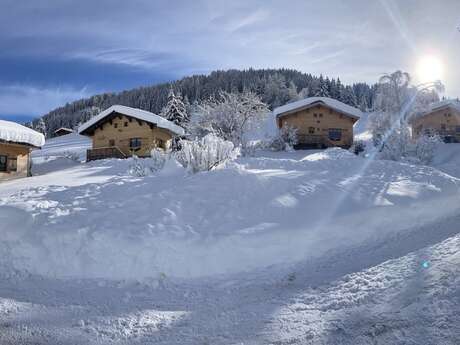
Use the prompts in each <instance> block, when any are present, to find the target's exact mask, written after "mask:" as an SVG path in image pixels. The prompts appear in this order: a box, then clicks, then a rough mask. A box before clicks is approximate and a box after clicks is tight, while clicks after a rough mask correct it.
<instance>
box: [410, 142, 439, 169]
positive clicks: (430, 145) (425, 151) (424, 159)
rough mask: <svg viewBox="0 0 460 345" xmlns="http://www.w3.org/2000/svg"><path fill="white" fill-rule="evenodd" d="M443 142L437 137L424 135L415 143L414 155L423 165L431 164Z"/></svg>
mask: <svg viewBox="0 0 460 345" xmlns="http://www.w3.org/2000/svg"><path fill="white" fill-rule="evenodd" d="M441 143H442V140H441V138H440V137H439V136H437V135H432V136H428V135H422V136H421V137H420V138H418V139H417V141H416V142H415V148H414V155H415V157H416V158H417V159H418V160H419V161H420V162H421V163H423V164H430V163H431V162H432V161H433V158H434V154H435V152H436V148H437V147H438V145H440V144H441Z"/></svg>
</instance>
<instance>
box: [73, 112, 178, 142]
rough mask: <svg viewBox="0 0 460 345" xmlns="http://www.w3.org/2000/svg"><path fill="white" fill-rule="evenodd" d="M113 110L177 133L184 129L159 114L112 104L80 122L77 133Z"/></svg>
mask: <svg viewBox="0 0 460 345" xmlns="http://www.w3.org/2000/svg"><path fill="white" fill-rule="evenodd" d="M113 112H117V113H120V114H124V115H128V116H131V117H134V118H136V119H139V120H143V121H146V122H149V123H153V124H156V125H157V126H158V127H160V128H164V129H167V130H169V131H171V132H172V133H174V134H177V135H183V134H184V129H183V128H182V127H180V126H177V125H176V124H174V123H172V122H171V121H168V120H166V119H165V118H163V117H161V116H159V115H156V114H154V113H151V112H149V111H146V110H142V109H137V108H131V107H127V106H125V105H113V106H111V107H110V108H107V109H106V110H104V111H103V112H101V113H100V114H98V115H96V116H94V117H93V118H91V119H90V120H88V121H87V122H85V123H84V124H82V125H81V126H80V127H79V128H78V133H82V132H83V131H85V130H86V129H88V128H89V127H91V126H93V125H94V124H95V123H97V122H99V121H100V120H102V119H103V118H104V117H106V116H108V115H110V114H111V113H113Z"/></svg>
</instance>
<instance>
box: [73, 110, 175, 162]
mask: <svg viewBox="0 0 460 345" xmlns="http://www.w3.org/2000/svg"><path fill="white" fill-rule="evenodd" d="M78 133H79V134H81V135H85V136H88V137H90V138H91V139H92V149H90V150H88V151H87V161H91V160H95V159H104V158H125V157H130V156H132V155H136V156H138V157H147V156H150V151H151V150H152V149H153V148H160V149H163V150H168V149H169V148H170V146H171V142H172V139H173V137H175V136H180V135H183V134H184V129H183V128H182V127H180V126H177V125H176V124H174V123H172V122H171V121H168V120H166V119H165V118H163V117H161V116H158V115H156V114H153V113H151V112H148V111H145V110H141V109H136V108H131V107H126V106H123V105H114V106H111V107H110V108H108V109H106V110H104V111H103V112H102V113H100V114H99V115H96V116H95V117H93V118H92V119H90V120H89V121H88V122H86V123H84V124H83V125H81V126H80V127H79V129H78Z"/></svg>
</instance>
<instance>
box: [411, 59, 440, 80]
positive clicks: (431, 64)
mask: <svg viewBox="0 0 460 345" xmlns="http://www.w3.org/2000/svg"><path fill="white" fill-rule="evenodd" d="M443 73H444V66H443V63H442V61H441V59H439V58H438V57H436V56H433V55H426V56H423V57H421V58H420V59H419V60H418V62H417V77H418V79H419V80H420V82H422V83H426V82H431V81H436V80H442V79H443Z"/></svg>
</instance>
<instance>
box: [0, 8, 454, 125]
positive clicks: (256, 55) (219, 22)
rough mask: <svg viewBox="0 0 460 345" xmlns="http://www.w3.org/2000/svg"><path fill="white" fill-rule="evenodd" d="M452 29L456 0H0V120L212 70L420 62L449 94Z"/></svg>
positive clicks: (343, 70)
mask: <svg viewBox="0 0 460 345" xmlns="http://www.w3.org/2000/svg"><path fill="white" fill-rule="evenodd" d="M459 25H460V1H458V0H440V1H426V0H404V1H396V0H376V1H368V0H330V1H308V0H299V1H296V0H290V1H275V0H265V1H259V0H253V1H249V0H246V1H242V0H233V1H219V0H196V1H185V0H184V1H179V0H169V1H166V0H164V1H163V0H131V1H120V0H100V1H98V0H92V1H88V0H79V1H73V0H40V1H17V0H0V47H2V48H1V50H0V118H3V119H12V120H17V121H22V120H24V119H26V118H30V117H32V116H39V115H41V114H44V113H46V112H47V111H49V110H51V109H53V108H55V107H57V106H59V105H63V104H65V103H66V102H70V101H72V100H76V99H79V98H82V97H86V96H90V95H92V94H95V93H100V92H107V91H120V90H124V89H130V88H133V87H136V86H142V85H151V84H155V83H158V82H162V81H168V80H173V79H177V78H180V77H182V76H186V75H190V74H195V73H208V72H210V71H212V70H214V69H228V68H249V67H255V68H264V67H287V68H295V69H298V70H301V71H304V72H309V73H313V74H320V73H322V74H324V75H328V76H331V77H340V78H341V79H342V80H343V81H345V82H348V83H351V82H356V81H368V82H375V81H376V80H377V79H378V77H379V76H380V75H381V74H382V73H385V72H392V71H394V70H396V69H403V70H406V71H408V72H411V73H413V74H414V76H416V75H415V69H416V68H415V66H416V63H417V60H418V59H419V58H421V57H422V56H425V55H434V56H436V57H438V58H439V59H440V60H441V61H442V63H443V66H444V70H445V72H444V78H443V81H444V83H445V85H446V93H447V95H448V96H455V97H457V96H460V72H459V62H458V56H459V55H460V32H459V31H458V30H457V27H458V26H459ZM414 82H417V80H414Z"/></svg>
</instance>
